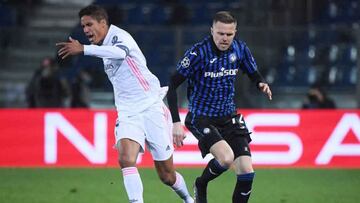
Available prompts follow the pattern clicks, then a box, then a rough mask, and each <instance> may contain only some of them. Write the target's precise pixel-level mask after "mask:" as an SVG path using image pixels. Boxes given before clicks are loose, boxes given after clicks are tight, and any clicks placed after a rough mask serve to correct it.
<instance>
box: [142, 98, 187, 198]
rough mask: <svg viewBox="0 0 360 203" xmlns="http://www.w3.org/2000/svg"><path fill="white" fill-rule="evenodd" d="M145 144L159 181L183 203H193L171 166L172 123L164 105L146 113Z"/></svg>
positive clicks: (182, 180)
mask: <svg viewBox="0 0 360 203" xmlns="http://www.w3.org/2000/svg"><path fill="white" fill-rule="evenodd" d="M145 126H146V143H147V145H148V146H149V151H150V152H151V154H152V157H153V159H154V163H155V167H156V171H157V173H158V175H159V178H160V180H161V181H162V182H163V183H164V184H166V185H168V186H170V187H171V188H172V189H173V190H174V191H175V192H176V193H177V194H178V195H179V197H180V198H181V199H183V201H184V202H185V203H193V199H192V198H191V196H190V194H189V192H188V189H187V187H186V184H185V180H184V178H183V177H182V175H181V174H180V173H178V172H176V171H175V169H174V165H173V156H172V155H173V152H174V146H173V140H172V121H171V115H170V112H169V110H168V109H167V107H166V106H165V105H164V104H161V105H160V106H154V108H152V109H150V110H148V112H147V113H146V124H145Z"/></svg>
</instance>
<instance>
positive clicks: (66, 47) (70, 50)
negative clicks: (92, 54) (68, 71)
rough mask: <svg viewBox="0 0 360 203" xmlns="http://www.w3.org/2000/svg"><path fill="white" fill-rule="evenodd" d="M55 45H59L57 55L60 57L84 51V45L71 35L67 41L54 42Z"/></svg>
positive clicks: (63, 57)
mask: <svg viewBox="0 0 360 203" xmlns="http://www.w3.org/2000/svg"><path fill="white" fill-rule="evenodd" d="M56 46H58V47H60V49H59V51H58V55H59V56H60V57H61V59H65V58H66V57H68V56H69V55H77V54H80V53H82V52H83V51H84V45H82V44H80V42H79V41H77V40H75V39H73V38H71V37H69V41H68V42H58V43H56Z"/></svg>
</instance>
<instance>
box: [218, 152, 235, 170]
mask: <svg viewBox="0 0 360 203" xmlns="http://www.w3.org/2000/svg"><path fill="white" fill-rule="evenodd" d="M218 162H219V164H220V165H221V166H223V167H226V168H230V166H231V164H232V163H233V162H234V154H233V153H228V154H224V155H223V156H221V157H219V159H218Z"/></svg>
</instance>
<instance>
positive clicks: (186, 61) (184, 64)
mask: <svg viewBox="0 0 360 203" xmlns="http://www.w3.org/2000/svg"><path fill="white" fill-rule="evenodd" d="M181 66H182V67H184V68H188V67H189V66H190V59H189V58H188V57H185V58H184V59H183V60H181Z"/></svg>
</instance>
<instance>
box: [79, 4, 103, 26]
mask: <svg viewBox="0 0 360 203" xmlns="http://www.w3.org/2000/svg"><path fill="white" fill-rule="evenodd" d="M83 16H91V17H92V18H94V19H96V20H97V21H98V22H100V21H101V20H105V21H106V24H108V25H109V17H108V14H107V12H106V10H105V9H104V8H103V7H101V6H98V5H94V4H92V5H89V6H86V7H85V8H83V9H81V10H80V11H79V18H82V17H83Z"/></svg>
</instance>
